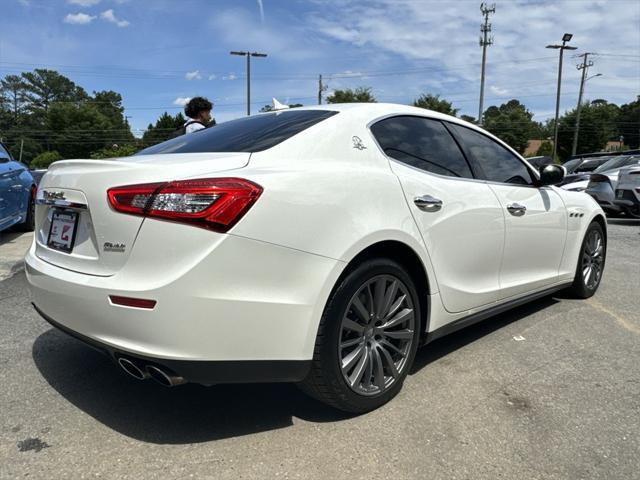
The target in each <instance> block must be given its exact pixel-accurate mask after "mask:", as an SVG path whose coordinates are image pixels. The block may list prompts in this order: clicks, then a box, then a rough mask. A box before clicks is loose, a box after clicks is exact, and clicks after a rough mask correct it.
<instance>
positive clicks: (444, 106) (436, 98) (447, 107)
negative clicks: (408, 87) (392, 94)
mask: <svg viewBox="0 0 640 480" xmlns="http://www.w3.org/2000/svg"><path fill="white" fill-rule="evenodd" d="M413 106H414V107H420V108H426V109H427V110H433V111H434V112H440V113H444V114H446V115H451V116H453V117H455V116H456V114H457V113H458V109H457V108H453V105H452V104H451V102H448V101H446V100H445V99H444V98H440V95H431V94H430V93H429V94H426V95H425V94H422V95H420V96H419V97H418V98H416V99H415V100H414V101H413Z"/></svg>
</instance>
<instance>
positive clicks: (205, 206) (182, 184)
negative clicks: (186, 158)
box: [107, 178, 262, 232]
mask: <svg viewBox="0 0 640 480" xmlns="http://www.w3.org/2000/svg"><path fill="white" fill-rule="evenodd" d="M261 193H262V187H261V186H260V185H257V184H255V183H253V182H250V181H249V180H244V179H242V178H204V179H198V180H177V181H173V182H162V183H145V184H142V185H127V186H124V187H115V188H110V189H109V190H107V196H108V197H109V204H110V205H111V207H113V209H114V210H117V211H118V212H123V213H130V214H132V215H140V216H144V217H155V218H164V219H167V220H173V221H176V222H183V223H191V224H194V225H197V226H200V227H204V228H209V229H211V230H215V231H218V232H226V231H227V230H229V229H230V228H231V227H232V226H233V225H235V224H236V223H237V222H238V220H240V218H242V216H243V215H244V214H245V213H246V212H247V210H249V208H251V205H253V204H254V203H255V201H256V200H257V199H258V197H259V196H260V194H261Z"/></svg>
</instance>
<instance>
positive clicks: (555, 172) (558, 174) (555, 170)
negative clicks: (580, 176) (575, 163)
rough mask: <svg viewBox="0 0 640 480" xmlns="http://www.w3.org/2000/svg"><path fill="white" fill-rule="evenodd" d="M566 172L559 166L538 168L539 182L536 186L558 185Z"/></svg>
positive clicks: (551, 165)
mask: <svg viewBox="0 0 640 480" xmlns="http://www.w3.org/2000/svg"><path fill="white" fill-rule="evenodd" d="M566 174H567V171H566V170H565V168H564V167H562V166H560V165H554V164H550V165H543V166H542V167H540V180H538V186H539V187H544V186H545V185H555V184H557V183H560V182H561V181H562V179H563V178H564V176H565V175H566Z"/></svg>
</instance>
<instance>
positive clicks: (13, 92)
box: [0, 75, 25, 129]
mask: <svg viewBox="0 0 640 480" xmlns="http://www.w3.org/2000/svg"><path fill="white" fill-rule="evenodd" d="M24 103H25V83H24V81H23V80H22V78H21V77H19V76H18V75H7V76H6V77H4V78H3V79H2V80H0V108H2V109H5V111H9V112H10V113H11V117H10V119H11V122H12V123H13V126H16V125H18V123H19V122H20V115H21V114H22V111H23V109H24ZM2 127H3V125H2V124H0V128H2ZM4 128H5V129H7V128H9V126H8V125H5V126H4Z"/></svg>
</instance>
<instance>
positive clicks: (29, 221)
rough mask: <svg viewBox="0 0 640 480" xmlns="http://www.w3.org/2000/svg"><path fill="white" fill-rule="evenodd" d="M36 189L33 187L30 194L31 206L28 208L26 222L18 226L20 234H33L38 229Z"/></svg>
mask: <svg viewBox="0 0 640 480" xmlns="http://www.w3.org/2000/svg"><path fill="white" fill-rule="evenodd" d="M36 190H37V189H36V187H35V186H32V187H31V192H30V193H29V205H28V207H27V218H25V219H24V222H22V223H20V224H18V225H17V226H16V229H17V230H18V231H20V232H33V231H34V230H35V228H36V224H35V221H36V219H35V208H36V195H35V194H36Z"/></svg>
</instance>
